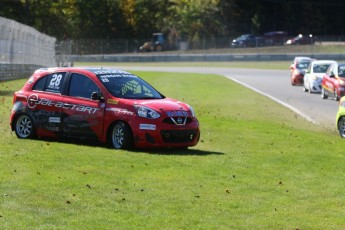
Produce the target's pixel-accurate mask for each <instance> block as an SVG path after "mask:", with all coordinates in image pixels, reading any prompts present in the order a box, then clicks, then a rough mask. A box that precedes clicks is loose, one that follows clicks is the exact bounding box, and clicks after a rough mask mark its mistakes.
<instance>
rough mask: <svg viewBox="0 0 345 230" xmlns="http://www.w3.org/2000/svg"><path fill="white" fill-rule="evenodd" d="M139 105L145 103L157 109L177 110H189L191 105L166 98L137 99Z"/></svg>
mask: <svg viewBox="0 0 345 230" xmlns="http://www.w3.org/2000/svg"><path fill="white" fill-rule="evenodd" d="M136 104H137V105H143V106H146V107H149V108H151V109H155V110H157V111H175V110H184V111H189V106H188V105H187V104H185V103H183V102H180V101H177V100H174V99H171V98H165V99H161V100H147V101H146V100H145V101H137V103H136Z"/></svg>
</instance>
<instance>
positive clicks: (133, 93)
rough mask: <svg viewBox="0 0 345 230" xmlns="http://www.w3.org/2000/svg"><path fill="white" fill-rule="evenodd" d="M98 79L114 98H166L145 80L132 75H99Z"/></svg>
mask: <svg viewBox="0 0 345 230" xmlns="http://www.w3.org/2000/svg"><path fill="white" fill-rule="evenodd" d="M97 77H98V78H99V79H100V80H101V82H102V83H103V85H104V86H105V87H106V88H107V89H108V91H109V92H110V93H111V94H112V95H113V96H114V97H118V98H127V99H162V98H164V96H163V95H161V94H160V93H159V92H158V91H157V90H155V89H154V88H153V87H152V86H151V85H149V84H148V83H147V82H145V81H144V80H143V79H141V78H139V77H137V76H135V75H133V74H130V73H125V72H121V73H120V72H119V73H110V74H98V75H97Z"/></svg>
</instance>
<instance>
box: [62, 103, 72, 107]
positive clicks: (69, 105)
mask: <svg viewBox="0 0 345 230" xmlns="http://www.w3.org/2000/svg"><path fill="white" fill-rule="evenodd" d="M63 107H64V108H72V107H73V105H72V104H67V103H65V104H63Z"/></svg>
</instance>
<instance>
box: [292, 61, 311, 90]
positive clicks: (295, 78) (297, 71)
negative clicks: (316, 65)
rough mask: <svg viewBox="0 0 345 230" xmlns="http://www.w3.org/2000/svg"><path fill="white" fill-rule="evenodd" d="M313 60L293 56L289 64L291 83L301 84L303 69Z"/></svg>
mask: <svg viewBox="0 0 345 230" xmlns="http://www.w3.org/2000/svg"><path fill="white" fill-rule="evenodd" d="M313 60H315V59H312V58H309V57H295V58H294V60H293V62H292V64H291V65H290V78H291V85H303V79H304V74H305V71H306V70H307V69H308V67H309V65H310V63H311V62H312V61H313Z"/></svg>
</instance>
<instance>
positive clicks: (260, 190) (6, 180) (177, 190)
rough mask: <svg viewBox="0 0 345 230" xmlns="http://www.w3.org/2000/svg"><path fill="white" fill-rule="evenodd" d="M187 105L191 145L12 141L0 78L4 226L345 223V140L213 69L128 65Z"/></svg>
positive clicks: (10, 86) (13, 84)
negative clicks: (120, 147) (193, 129)
mask: <svg viewBox="0 0 345 230" xmlns="http://www.w3.org/2000/svg"><path fill="white" fill-rule="evenodd" d="M135 73H137V74H138V75H139V76H142V77H143V78H145V79H146V80H147V81H148V82H150V83H151V84H152V85H153V86H154V87H156V88H157V89H159V90H160V91H161V92H162V93H163V94H165V95H166V96H169V97H174V98H176V99H179V100H183V101H185V102H187V103H189V104H191V105H193V107H194V109H195V110H196V113H197V116H198V118H199V121H200V126H201V132H202V134H201V140H200V143H199V144H198V145H197V146H195V147H193V148H190V149H189V150H138V151H116V150H113V149H109V148H106V147H105V146H102V145H92V144H88V143H83V142H81V143H73V142H58V141H51V140H19V139H17V138H16V137H15V135H14V133H11V132H10V128H9V113H10V110H11V103H12V93H13V91H14V90H17V89H19V88H20V87H21V86H22V85H23V83H24V80H16V81H10V82H1V83H0V95H1V97H0V104H1V106H0V125H1V130H0V142H1V145H0V183H1V186H0V228H1V229H344V228H345V219H344V216H345V210H344V206H345V199H344V198H345V193H344V183H345V172H344V170H345V168H344V165H345V154H344V148H345V142H344V141H343V140H342V139H341V138H340V137H338V134H337V133H336V131H333V130H331V131H330V130H324V129H322V128H321V127H317V126H315V125H313V124H311V123H308V122H307V121H305V120H303V119H302V118H300V117H298V116H296V115H295V114H294V113H293V112H291V111H289V110H288V109H286V108H285V107H282V106H280V105H278V104H277V103H275V102H273V101H271V100H269V99H267V98H265V97H263V96H261V95H258V94H256V93H254V92H252V91H250V90H249V89H246V88H243V87H242V86H240V85H238V84H236V83H234V82H232V81H230V80H228V79H226V78H224V77H221V76H217V75H196V74H183V75H182V74H174V73H149V72H135Z"/></svg>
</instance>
